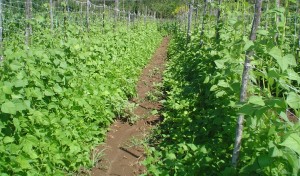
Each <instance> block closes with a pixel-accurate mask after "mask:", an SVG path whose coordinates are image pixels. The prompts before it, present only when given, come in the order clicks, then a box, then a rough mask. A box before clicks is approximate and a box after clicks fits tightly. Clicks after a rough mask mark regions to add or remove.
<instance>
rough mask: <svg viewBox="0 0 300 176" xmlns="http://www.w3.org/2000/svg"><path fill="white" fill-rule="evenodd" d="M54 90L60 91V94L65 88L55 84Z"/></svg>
mask: <svg viewBox="0 0 300 176" xmlns="http://www.w3.org/2000/svg"><path fill="white" fill-rule="evenodd" d="M53 90H54V92H55V93H58V94H60V93H62V92H63V89H62V88H61V87H60V86H59V85H58V84H55V85H54V87H53Z"/></svg>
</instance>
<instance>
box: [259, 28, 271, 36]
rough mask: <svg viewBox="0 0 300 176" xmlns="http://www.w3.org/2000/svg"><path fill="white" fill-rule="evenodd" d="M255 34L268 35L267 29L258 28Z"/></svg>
mask: <svg viewBox="0 0 300 176" xmlns="http://www.w3.org/2000/svg"><path fill="white" fill-rule="evenodd" d="M257 34H260V35H268V34H269V31H267V30H263V29H260V30H257Z"/></svg>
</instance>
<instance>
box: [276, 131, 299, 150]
mask: <svg viewBox="0 0 300 176" xmlns="http://www.w3.org/2000/svg"><path fill="white" fill-rule="evenodd" d="M280 145H282V146H285V147H287V148H289V149H291V150H293V151H294V152H296V153H298V154H299V155H300V137H299V135H298V134H297V133H292V134H290V135H289V136H288V137H287V138H286V139H285V140H284V141H283V142H282V143H281V144H280Z"/></svg>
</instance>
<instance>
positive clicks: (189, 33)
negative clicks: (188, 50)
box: [186, 0, 194, 42]
mask: <svg viewBox="0 0 300 176" xmlns="http://www.w3.org/2000/svg"><path fill="white" fill-rule="evenodd" d="M193 5H194V0H191V3H190V4H189V14H188V26H187V37H186V38H187V42H189V41H190V39H191V35H192V32H191V26H192V17H193V9H194V7H193Z"/></svg>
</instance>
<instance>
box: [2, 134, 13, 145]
mask: <svg viewBox="0 0 300 176" xmlns="http://www.w3.org/2000/svg"><path fill="white" fill-rule="evenodd" d="M14 141H15V138H13V137H9V136H5V137H4V139H3V143H4V144H7V143H12V142H14Z"/></svg>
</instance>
